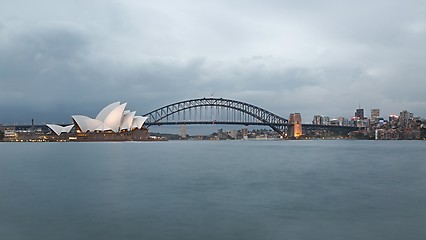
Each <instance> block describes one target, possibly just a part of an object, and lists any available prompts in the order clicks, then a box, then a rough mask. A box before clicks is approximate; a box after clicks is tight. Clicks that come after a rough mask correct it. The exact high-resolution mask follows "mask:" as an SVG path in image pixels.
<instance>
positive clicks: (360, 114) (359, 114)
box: [355, 108, 364, 119]
mask: <svg viewBox="0 0 426 240" xmlns="http://www.w3.org/2000/svg"><path fill="white" fill-rule="evenodd" d="M355 117H357V118H359V119H364V109H362V108H358V109H357V110H356V111H355Z"/></svg>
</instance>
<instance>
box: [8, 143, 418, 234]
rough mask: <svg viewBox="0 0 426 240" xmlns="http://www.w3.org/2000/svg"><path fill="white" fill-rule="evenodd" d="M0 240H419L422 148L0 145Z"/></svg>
mask: <svg viewBox="0 0 426 240" xmlns="http://www.w3.org/2000/svg"><path fill="white" fill-rule="evenodd" d="M0 239H7V240H14V239H43V240H45V239H55V240H60V239H73V240H76V239H91V240H92V239H103V240H105V239H152V240H156V239H197V240H198V239H315V240H317V239H327V240H330V239H336V240H337V239H339V240H341V239H363V240H365V239H386V240H389V239H398V240H400V239H419V240H420V239H421V240H424V239H426V142H425V141H409V142H405V141H181V142H179V141H178V142H176V141H170V142H139V143H1V144H0Z"/></svg>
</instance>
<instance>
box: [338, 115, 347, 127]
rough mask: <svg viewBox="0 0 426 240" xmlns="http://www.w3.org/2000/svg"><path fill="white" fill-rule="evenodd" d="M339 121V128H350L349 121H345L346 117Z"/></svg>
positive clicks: (340, 118) (339, 118)
mask: <svg viewBox="0 0 426 240" xmlns="http://www.w3.org/2000/svg"><path fill="white" fill-rule="evenodd" d="M337 121H338V122H339V126H348V125H349V121H348V120H347V119H345V118H344V117H338V118H337Z"/></svg>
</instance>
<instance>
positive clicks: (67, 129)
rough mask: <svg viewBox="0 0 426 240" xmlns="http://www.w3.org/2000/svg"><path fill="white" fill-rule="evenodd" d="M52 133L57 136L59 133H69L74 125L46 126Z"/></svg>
mask: <svg viewBox="0 0 426 240" xmlns="http://www.w3.org/2000/svg"><path fill="white" fill-rule="evenodd" d="M46 126H48V127H49V128H50V129H52V131H54V132H55V133H56V134H57V135H61V133H69V132H70V131H71V129H72V128H73V127H74V125H68V126H65V127H63V126H61V125H56V124H46Z"/></svg>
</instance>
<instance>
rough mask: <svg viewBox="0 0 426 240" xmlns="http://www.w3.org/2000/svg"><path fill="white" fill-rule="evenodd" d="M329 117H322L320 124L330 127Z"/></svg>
mask: <svg viewBox="0 0 426 240" xmlns="http://www.w3.org/2000/svg"><path fill="white" fill-rule="evenodd" d="M330 122H331V121H330V117H329V116H324V117H322V124H323V125H330Z"/></svg>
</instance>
